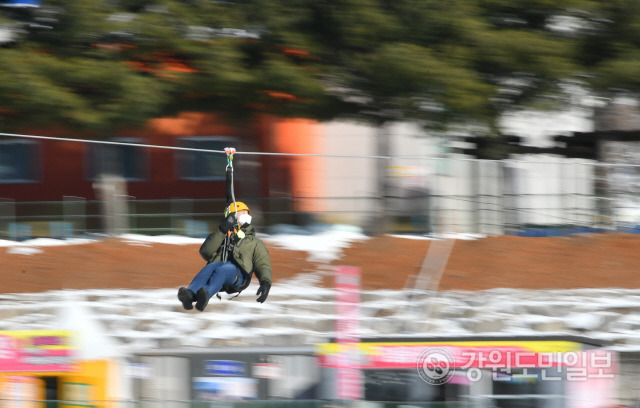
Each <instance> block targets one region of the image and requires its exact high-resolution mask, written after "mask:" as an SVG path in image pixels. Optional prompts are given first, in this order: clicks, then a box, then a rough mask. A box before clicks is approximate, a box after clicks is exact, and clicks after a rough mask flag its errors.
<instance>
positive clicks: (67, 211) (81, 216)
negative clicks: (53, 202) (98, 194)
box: [62, 196, 87, 235]
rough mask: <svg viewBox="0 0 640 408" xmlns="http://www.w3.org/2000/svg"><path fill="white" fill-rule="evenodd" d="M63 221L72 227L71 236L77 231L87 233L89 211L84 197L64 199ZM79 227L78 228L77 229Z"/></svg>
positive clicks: (67, 197)
mask: <svg viewBox="0 0 640 408" xmlns="http://www.w3.org/2000/svg"><path fill="white" fill-rule="evenodd" d="M62 221H63V222H66V223H69V224H70V225H71V235H76V231H78V232H82V234H86V233H87V209H86V199H85V198H84V197H75V196H63V197H62ZM76 225H77V228H76Z"/></svg>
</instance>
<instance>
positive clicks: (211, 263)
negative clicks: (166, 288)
mask: <svg viewBox="0 0 640 408" xmlns="http://www.w3.org/2000/svg"><path fill="white" fill-rule="evenodd" d="M235 152H236V150H235V149H234V148H230V147H227V148H225V153H226V154H227V167H226V193H227V194H226V207H225V210H224V217H223V219H222V221H221V222H220V225H219V226H218V228H217V230H215V231H214V232H212V233H211V234H210V235H209V236H208V237H207V238H206V239H205V241H204V243H203V244H202V246H201V247H200V255H201V256H202V258H204V260H205V261H206V262H207V264H206V265H205V267H204V268H202V269H201V270H200V272H198V274H197V275H196V276H195V277H194V278H193V280H192V282H191V284H190V285H189V286H188V287H184V286H183V287H181V288H180V289H178V300H180V302H181V303H182V306H183V307H184V308H185V309H186V310H191V309H193V303H194V302H195V307H196V309H197V310H199V311H201V312H202V311H204V309H205V308H206V307H207V304H208V303H209V299H211V297H213V295H218V297H220V295H219V294H218V293H219V292H226V293H228V294H234V293H235V294H236V296H237V295H239V294H240V292H242V291H243V290H245V289H246V288H247V287H248V286H249V284H250V283H251V278H252V276H253V274H254V273H255V275H256V277H257V278H258V281H259V282H260V287H259V288H258V291H257V292H256V296H258V298H257V301H258V302H260V303H264V301H265V300H267V296H268V295H269V290H270V289H271V258H270V256H269V251H268V250H267V247H266V245H265V244H264V242H263V241H262V240H261V239H260V238H258V237H256V233H255V230H254V229H253V226H252V225H251V210H250V209H249V207H248V206H247V205H246V204H245V203H243V202H242V201H236V198H235V193H234V189H233V155H234V153H235Z"/></svg>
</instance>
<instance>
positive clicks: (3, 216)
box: [0, 198, 16, 238]
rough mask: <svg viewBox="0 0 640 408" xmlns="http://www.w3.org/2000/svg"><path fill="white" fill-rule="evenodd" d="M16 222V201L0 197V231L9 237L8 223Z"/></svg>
mask: <svg viewBox="0 0 640 408" xmlns="http://www.w3.org/2000/svg"><path fill="white" fill-rule="evenodd" d="M15 222H16V203H15V201H14V200H12V199H10V198H0V231H1V233H2V236H4V237H6V238H9V237H10V235H11V234H10V233H9V225H11V224H15Z"/></svg>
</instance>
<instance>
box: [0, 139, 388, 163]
mask: <svg viewBox="0 0 640 408" xmlns="http://www.w3.org/2000/svg"><path fill="white" fill-rule="evenodd" d="M0 136H5V137H16V138H23V139H44V140H55V141H60V142H77V143H93V144H104V145H115V146H133V147H145V148H150V149H167V150H182V151H191V152H204V153H221V154H226V152H225V151H224V150H214V149H201V148H195V147H180V146H164V145H154V144H144V143H131V142H113V141H109V140H94V139H73V138H69V137H54V136H39V135H24V134H17V133H0ZM238 153H240V154H242V155H246V156H248V155H252V156H306V157H337V158H358V159H391V157H390V156H366V155H340V154H316V153H273V152H238Z"/></svg>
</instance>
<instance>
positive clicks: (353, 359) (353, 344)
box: [335, 266, 362, 400]
mask: <svg viewBox="0 0 640 408" xmlns="http://www.w3.org/2000/svg"><path fill="white" fill-rule="evenodd" d="M335 284H336V315H337V317H338V318H337V320H336V342H337V343H339V344H341V345H342V346H343V347H342V350H341V352H340V353H339V355H338V356H337V358H336V366H335V367H336V371H337V378H336V386H337V389H336V397H337V398H338V399H340V400H359V399H362V373H361V372H360V369H359V365H360V363H359V360H360V348H359V347H358V342H359V341H360V334H359V322H360V308H359V305H360V269H358V268H353V267H349V266H339V267H337V268H336V275H335Z"/></svg>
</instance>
